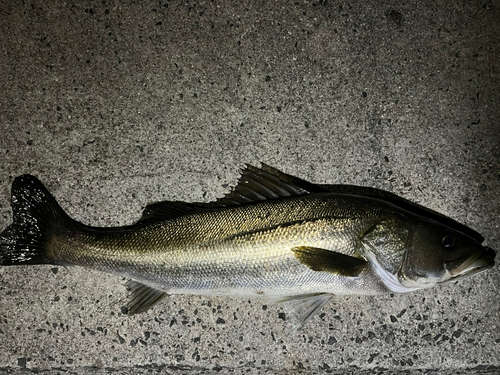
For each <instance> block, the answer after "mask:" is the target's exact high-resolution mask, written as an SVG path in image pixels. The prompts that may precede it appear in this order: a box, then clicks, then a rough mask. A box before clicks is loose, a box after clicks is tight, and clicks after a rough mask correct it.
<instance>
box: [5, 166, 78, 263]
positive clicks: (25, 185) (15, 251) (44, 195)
mask: <svg viewBox="0 0 500 375" xmlns="http://www.w3.org/2000/svg"><path fill="white" fill-rule="evenodd" d="M11 201H12V203H11V204H12V211H13V223H12V224H11V225H10V226H8V227H7V228H6V229H5V230H4V231H3V232H2V233H1V234H0V265H4V266H11V265H22V264H54V263H55V262H54V260H52V259H51V258H50V256H49V255H48V254H47V246H46V244H47V241H48V240H49V239H50V235H51V234H52V233H53V231H54V229H56V228H57V227H60V226H61V224H62V223H63V222H64V221H66V220H68V219H69V217H68V215H66V213H65V212H64V211H63V210H62V208H61V207H60V206H59V204H58V203H57V202H56V200H55V198H54V197H53V196H52V194H50V193H49V191H48V190H47V189H46V188H45V186H43V184H42V183H41V182H40V180H38V179H37V178H36V177H34V176H31V175H29V174H25V175H22V176H19V177H17V178H16V179H15V180H14V182H13V183H12V197H11ZM69 220H71V219H69Z"/></svg>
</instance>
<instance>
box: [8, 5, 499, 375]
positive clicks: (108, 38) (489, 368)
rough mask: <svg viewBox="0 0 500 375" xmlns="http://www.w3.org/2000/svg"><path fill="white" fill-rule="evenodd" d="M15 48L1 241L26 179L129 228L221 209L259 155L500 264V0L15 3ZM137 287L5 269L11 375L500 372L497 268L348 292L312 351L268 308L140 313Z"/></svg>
mask: <svg viewBox="0 0 500 375" xmlns="http://www.w3.org/2000/svg"><path fill="white" fill-rule="evenodd" d="M0 32H1V38H0V126H1V129H2V133H1V137H0V154H1V155H2V156H1V166H0V229H4V228H5V227H6V226H7V225H8V224H9V223H10V222H11V209H10V203H9V197H10V184H11V183H12V180H13V179H14V177H16V176H17V175H20V174H22V173H32V174H34V175H36V176H38V177H39V178H40V179H41V180H42V181H43V182H44V183H45V184H46V185H47V187H48V188H49V189H50V190H51V191H52V192H53V193H54V195H55V196H56V198H57V199H58V200H59V202H60V204H61V206H62V207H63V208H64V209H65V210H67V212H68V213H69V214H70V215H71V216H72V217H74V218H75V219H78V220H80V221H82V222H84V223H86V224H91V225H99V226H115V225H125V224H130V223H132V222H133V221H134V220H137V219H138V218H139V217H140V214H141V211H142V209H143V208H144V206H145V205H146V204H147V203H150V202H154V201H160V200H184V201H189V202H192V201H210V200H213V199H215V198H216V197H220V196H222V195H223V194H224V193H225V192H227V191H228V190H229V187H230V186H231V185H233V184H234V183H235V182H236V180H237V178H238V170H239V168H241V167H242V166H243V165H244V163H250V164H258V163H259V162H260V161H262V162H265V163H267V164H270V165H272V166H275V167H277V168H279V169H281V170H283V171H285V172H287V173H290V174H294V175H297V176H299V177H301V178H304V179H307V180H309V181H311V182H315V183H321V184H339V183H342V184H355V185H362V186H369V187H375V188H381V189H385V190H388V191H390V192H393V193H396V194H398V195H400V196H402V197H404V198H407V199H410V200H412V201H415V202H418V203H420V204H423V205H424V206H427V207H430V208H432V209H435V210H437V211H439V212H442V213H444V214H446V215H448V216H451V217H453V218H455V219H457V220H459V221H461V222H464V223H466V224H467V225H469V226H471V227H472V228H474V229H476V230H478V231H479V232H481V233H482V234H483V235H484V236H485V238H486V241H487V243H488V244H490V245H491V247H493V248H495V249H500V236H499V227H500V220H499V213H500V194H499V192H500V137H499V134H500V123H499V118H500V116H499V114H500V113H499V112H500V111H499V108H500V95H499V91H498V87H499V86H500V57H499V56H500V4H499V3H498V2H495V1H475V0H472V1H467V2H465V1H462V2H451V1H445V0H437V1H435V0H433V1H430V0H429V1H427V0H424V1H409V2H401V1H362V0H353V1H350V2H343V1H331V0H328V1H326V0H325V1H317V2H312V1H302V0H301V1H297V2H289V1H269V2H266V1H241V2H238V1H234V2H231V1H205V2H203V1H200V2H187V1H185V2H181V1H157V2H113V1H102V2H101V1H99V2H97V1H85V2H64V1H58V2H34V1H27V2H23V3H21V2H14V1H13V2H10V1H3V2H2V4H1V7H0ZM125 282H126V280H124V279H122V278H120V277H116V276H112V275H107V274H102V273H99V272H96V271H89V270H86V269H83V268H77V267H74V268H64V267H55V266H31V267H10V268H8V267H2V268H0V374H1V373H8V374H10V373H17V372H23V373H24V371H28V372H29V371H41V372H42V373H45V372H47V373H48V372H49V371H51V372H54V373H64V372H66V371H69V373H76V374H94V373H96V374H107V373H125V374H128V373H130V374H132V373H134V374H137V373H144V374H146V373H171V374H194V373H205V374H210V373H220V374H226V373H227V374H230V373H249V374H258V373H283V374H285V373H287V374H288V373H304V374H305V373H316V374H320V373H333V374H351V373H356V372H359V373H362V374H365V373H366V374H368V373H369V374H373V373H380V374H400V373H415V374H427V373H431V374H455V373H460V374H462V373H463V374H466V373H485V374H486V373H491V374H493V373H500V311H499V286H500V270H499V267H498V266H495V267H494V268H493V269H492V270H490V271H489V272H487V273H485V274H481V275H479V276H477V277H475V278H471V279H466V280H463V281H459V282H456V283H453V284H450V285H446V286H442V287H439V288H435V289H432V290H426V291H420V292H414V293H411V294H405V295H390V296H382V297H365V298H361V297H337V298H334V299H333V300H332V301H331V302H330V303H329V304H328V305H327V306H325V308H324V309H323V311H322V314H319V315H318V316H316V317H314V319H313V320H312V321H311V322H310V323H309V324H308V325H307V327H306V329H305V330H304V331H302V332H301V333H300V334H298V335H296V336H290V335H289V334H288V333H287V329H286V328H287V321H286V315H283V314H282V312H283V308H282V306H279V305H271V304H268V303H266V302H265V301H259V300H251V301H248V300H238V299H229V298H209V297H198V296H174V297H171V298H170V299H168V300H166V301H165V302H163V303H161V304H160V305H158V306H157V307H156V308H154V309H153V310H151V311H148V312H147V313H145V314H142V315H137V316H133V317H129V316H127V315H124V314H123V306H125V305H126V302H127V292H126V291H125V288H124V284H125Z"/></svg>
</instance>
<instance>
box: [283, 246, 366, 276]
mask: <svg viewBox="0 0 500 375" xmlns="http://www.w3.org/2000/svg"><path fill="white" fill-rule="evenodd" d="M292 251H293V254H294V255H295V257H296V258H297V260H298V261H299V262H301V263H302V264H304V265H306V266H307V267H309V268H310V269H312V270H313V271H323V272H330V273H335V274H338V275H341V276H347V277H356V276H358V275H359V274H360V273H361V271H363V270H364V269H365V268H366V266H367V265H368V262H366V261H365V260H363V259H359V258H355V257H351V256H349V255H345V254H341V253H337V252H336V251H331V250H325V249H320V248H317V247H310V246H299V247H294V248H292Z"/></svg>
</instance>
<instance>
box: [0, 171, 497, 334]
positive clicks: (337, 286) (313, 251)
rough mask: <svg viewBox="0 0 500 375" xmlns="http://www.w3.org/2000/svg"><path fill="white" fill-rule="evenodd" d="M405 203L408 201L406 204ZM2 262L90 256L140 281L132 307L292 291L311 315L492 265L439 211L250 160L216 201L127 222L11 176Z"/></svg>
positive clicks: (95, 263)
mask: <svg viewBox="0 0 500 375" xmlns="http://www.w3.org/2000/svg"><path fill="white" fill-rule="evenodd" d="M405 202H406V203H405ZM12 209H13V223H12V224H11V225H10V226H9V227H7V228H6V229H5V230H4V231H3V233H2V234H1V235H0V265H3V266H9V265H27V264H54V265H65V266H69V265H71V266H83V267H88V268H92V269H96V270H100V271H104V272H110V273H113V274H117V275H121V276H125V277H127V278H130V279H131V280H130V281H129V282H128V283H127V286H128V287H129V289H130V290H131V291H132V297H131V300H130V303H129V305H128V310H129V313H132V314H133V313H139V312H143V311H146V310H147V309H149V308H150V307H152V306H154V305H155V304H156V303H157V302H159V301H160V300H161V299H162V298H164V297H165V296H167V295H169V294H197V295H219V296H231V297H246V298H248V297H261V298H267V299H270V300H272V301H277V302H278V301H290V300H293V301H294V303H293V305H294V307H295V308H296V312H297V317H298V319H299V321H300V324H302V325H303V324H305V322H306V321H308V320H309V319H310V318H311V317H312V316H313V315H314V314H315V313H316V312H317V311H318V310H319V309H320V308H321V307H322V306H323V305H324V304H325V303H326V302H328V300H329V299H330V298H331V296H332V295H347V294H348V295H376V294H384V293H392V292H409V291H413V290H417V289H422V288H429V287H432V286H434V285H437V284H440V283H444V282H448V281H451V280H457V279H458V278H461V277H464V276H469V275H473V274H476V273H479V272H481V271H484V270H486V269H488V268H491V267H492V266H493V265H494V257H495V252H494V251H493V250H492V249H490V248H488V247H484V246H482V245H481V243H482V242H483V237H481V236H480V235H479V234H478V233H477V232H475V231H473V230H472V229H470V228H468V227H466V226H465V225H462V224H459V223H457V222H455V221H454V220H452V219H449V218H446V217H445V216H442V215H440V214H438V213H436V212H434V211H430V210H426V209H424V208H422V207H420V206H417V205H413V204H408V203H407V201H404V200H397V199H384V198H381V197H374V196H370V195H367V194H356V193H346V192H338V191H337V192H335V191H333V192H332V191H330V190H327V189H325V188H323V187H321V186H318V185H315V184H312V183H309V182H306V181H304V180H302V179H299V178H297V177H293V176H290V175H287V174H285V173H282V172H280V171H278V170H276V169H274V168H272V167H270V166H267V165H263V166H262V168H256V167H252V166H247V167H246V168H245V169H244V170H243V171H242V175H241V177H240V180H239V182H238V184H237V185H236V186H235V187H234V188H233V190H232V191H231V192H230V193H229V194H227V195H226V196H225V197H223V198H221V199H219V200H217V201H216V202H212V203H185V202H160V203H155V204H151V205H148V206H147V207H146V209H145V210H144V213H143V216H142V218H141V219H140V220H139V221H138V222H137V223H135V224H133V225H130V226H125V227H115V228H97V227H91V226H87V225H84V224H81V223H79V222H77V221H75V220H73V219H71V218H70V217H69V216H68V215H67V214H66V213H65V212H64V211H63V210H62V208H61V207H60V206H59V205H58V204H57V202H56V200H55V199H54V197H53V196H52V195H51V194H50V193H49V192H48V190H47V189H46V188H45V187H44V186H43V185H42V183H41V182H40V181H39V180H38V179H37V178H35V177H33V176H31V175H22V176H20V177H17V178H16V179H15V180H14V182H13V185H12Z"/></svg>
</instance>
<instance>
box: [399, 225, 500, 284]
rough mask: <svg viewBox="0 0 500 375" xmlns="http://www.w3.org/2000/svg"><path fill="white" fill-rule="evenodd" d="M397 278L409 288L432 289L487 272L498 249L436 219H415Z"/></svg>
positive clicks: (410, 228)
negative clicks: (485, 244) (484, 244)
mask: <svg viewBox="0 0 500 375" xmlns="http://www.w3.org/2000/svg"><path fill="white" fill-rule="evenodd" d="M411 222H412V224H411V226H410V227H409V228H408V232H407V233H408V235H407V241H408V242H407V245H406V250H405V252H404V256H403V259H402V263H401V267H400V269H399V270H398V272H397V277H398V280H399V282H400V283H401V285H402V286H403V287H405V288H414V289H421V288H429V287H432V286H434V285H436V284H441V283H445V282H450V281H454V280H457V279H460V278H463V277H466V276H471V275H474V274H477V273H479V272H482V271H485V270H487V269H489V268H491V267H493V265H494V264H495V261H494V258H495V252H494V251H493V250H492V249H491V248H489V247H486V246H483V245H482V244H481V242H482V241H483V239H482V237H481V236H479V235H477V236H475V238H474V237H472V236H470V235H468V234H465V233H463V232H461V231H459V230H457V229H453V228H452V227H449V226H446V225H443V224H440V223H439V222H436V221H434V220H426V219H421V220H417V221H415V220H411Z"/></svg>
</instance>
